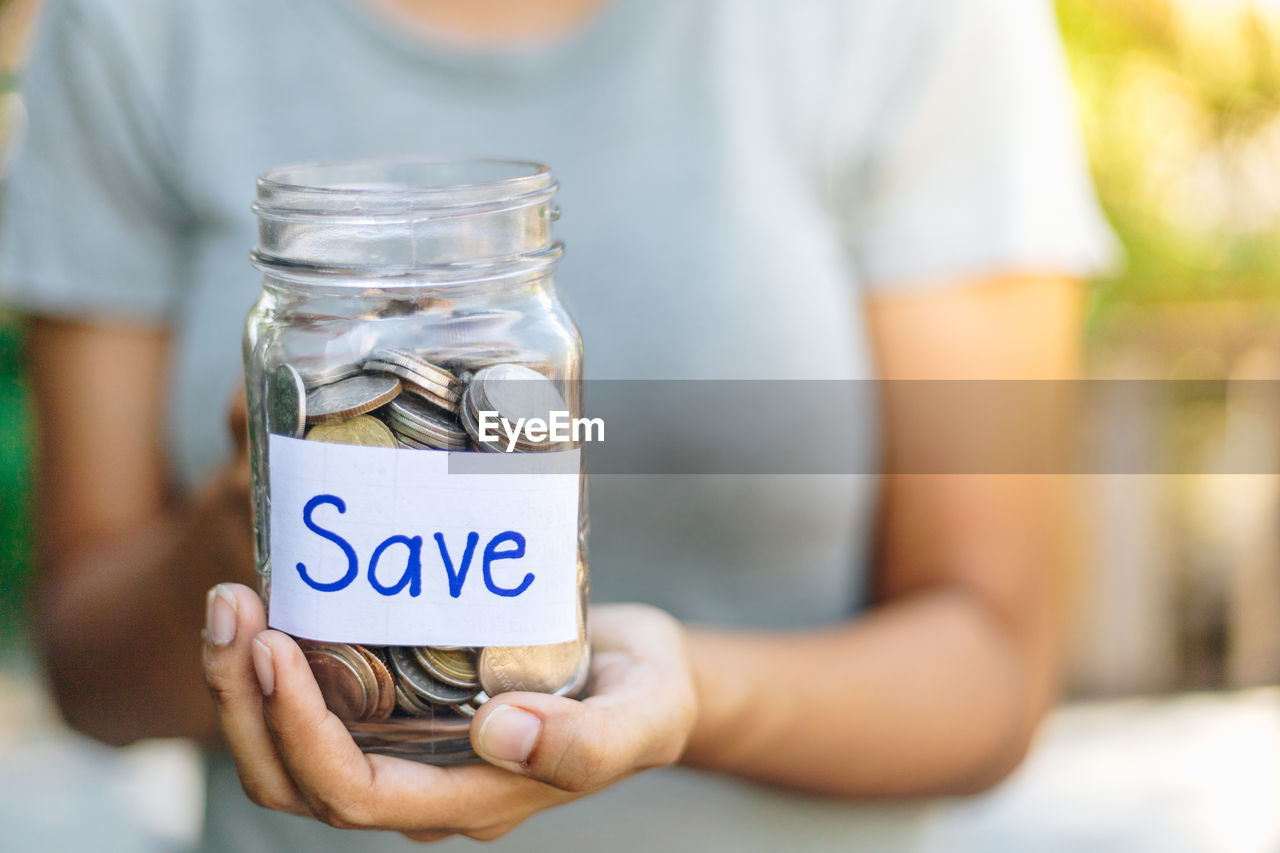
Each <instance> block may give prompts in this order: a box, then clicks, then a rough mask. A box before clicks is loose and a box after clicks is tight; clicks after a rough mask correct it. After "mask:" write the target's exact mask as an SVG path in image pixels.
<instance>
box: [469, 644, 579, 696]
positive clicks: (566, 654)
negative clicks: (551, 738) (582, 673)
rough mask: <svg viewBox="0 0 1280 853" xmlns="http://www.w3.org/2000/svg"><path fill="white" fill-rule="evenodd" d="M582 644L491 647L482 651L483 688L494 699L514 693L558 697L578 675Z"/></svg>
mask: <svg viewBox="0 0 1280 853" xmlns="http://www.w3.org/2000/svg"><path fill="white" fill-rule="evenodd" d="M582 651H583V646H582V643H580V642H579V641H578V640H570V641H569V642H567V643H555V644H553V645H547V646H487V647H486V648H483V649H481V650H480V661H479V667H478V669H479V674H480V687H481V688H482V689H483V690H484V692H485V693H488V694H489V695H490V696H496V695H498V694H499V693H509V692H511V691H513V690H528V691H532V692H534V693H555V692H557V691H558V690H560V689H562V688H563V687H565V685H566V684H568V683H569V682H570V681H571V680H572V679H573V678H574V675H575V674H576V673H577V670H578V665H579V660H580V659H581V657H582Z"/></svg>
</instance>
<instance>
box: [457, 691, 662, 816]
mask: <svg viewBox="0 0 1280 853" xmlns="http://www.w3.org/2000/svg"><path fill="white" fill-rule="evenodd" d="M635 722H636V721H633V720H629V719H628V718H627V717H626V715H625V714H623V713H619V712H618V711H617V710H615V709H607V708H600V707H593V706H592V705H590V704H587V703H584V702H578V701H576V700H573V699H565V698H563V697H559V696H548V695H544V694H541V693H508V694H505V695H504V696H503V697H502V698H501V700H498V701H494V700H490V701H488V702H486V703H485V704H484V705H482V706H481V708H480V710H479V711H478V712H477V713H476V718H475V720H474V721H473V723H472V726H471V731H472V735H471V743H472V746H473V747H475V750H476V753H477V754H479V755H480V757H481V758H483V759H484V760H485V761H487V762H489V763H490V764H493V765H496V766H498V767H502V768H504V769H506V770H510V771H511V772H513V773H518V774H520V775H521V776H527V777H529V778H531V779H537V780H538V781H540V782H545V783H547V784H548V785H553V786H555V787H557V788H560V789H562V790H565V791H572V792H586V791H594V790H596V789H597V788H602V787H604V786H605V785H608V784H609V783H611V782H613V781H615V780H616V779H618V778H619V777H621V776H623V775H625V774H627V773H628V772H630V771H631V770H632V769H634V768H635V767H636V766H637V764H638V762H639V760H640V758H641V756H642V754H643V753H644V752H645V751H646V748H647V747H648V741H649V736H648V734H647V733H646V732H645V731H644V730H643V728H641V727H639V726H636V725H635ZM673 760H674V757H673ZM659 763H660V762H659Z"/></svg>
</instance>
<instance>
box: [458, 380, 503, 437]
mask: <svg viewBox="0 0 1280 853" xmlns="http://www.w3.org/2000/svg"><path fill="white" fill-rule="evenodd" d="M475 387H476V386H475V383H472V384H471V385H468V386H467V391H466V393H465V394H463V396H462V405H461V406H459V407H458V420H459V421H461V422H462V428H463V429H465V430H466V431H467V434H468V435H469V436H471V440H472V441H473V442H474V443H475V445H476V447H478V448H479V449H480V450H481V451H482V452H485V453H502V452H503V451H504V450H505V449H506V448H505V447H503V446H502V445H501V443H500V440H499V441H485V440H483V439H481V438H480V423H479V418H478V417H477V415H476V404H475Z"/></svg>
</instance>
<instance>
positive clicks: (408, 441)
mask: <svg viewBox="0 0 1280 853" xmlns="http://www.w3.org/2000/svg"><path fill="white" fill-rule="evenodd" d="M391 431H392V432H393V433H395V436H396V441H397V442H399V444H400V446H401V447H404V448H408V449H409V450H443V451H445V452H449V451H453V452H455V453H457V452H461V451H464V450H466V449H467V447H468V446H469V445H468V443H467V442H465V441H462V442H446V441H438V440H436V439H433V438H425V437H422V436H419V435H416V434H413V433H409V432H405V431H401V430H398V429H396V428H395V427H394V426H392V428H391Z"/></svg>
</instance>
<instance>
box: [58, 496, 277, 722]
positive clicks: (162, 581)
mask: <svg viewBox="0 0 1280 853" xmlns="http://www.w3.org/2000/svg"><path fill="white" fill-rule="evenodd" d="M245 503H246V501H245V498H244V492H243V491H242V490H241V488H240V486H239V484H237V483H236V482H234V476H233V475H228V476H226V477H223V478H222V479H220V480H219V481H218V482H215V483H214V484H212V485H211V486H210V487H209V488H207V489H205V490H204V491H203V492H201V493H200V495H198V496H197V497H196V498H195V499H194V500H192V501H191V502H190V503H189V504H187V505H185V506H183V507H180V508H175V509H174V510H172V511H170V512H166V513H164V514H161V515H158V516H157V517H156V518H154V519H152V520H150V521H147V522H145V523H143V524H140V525H138V526H136V527H134V528H133V529H130V530H126V531H120V532H118V533H116V534H115V535H113V536H111V537H110V538H109V539H102V540H100V541H96V542H92V543H88V544H86V545H85V546H82V547H79V548H76V549H75V550H73V551H69V552H67V553H65V554H63V555H61V556H60V557H58V558H57V562H56V563H54V564H53V565H51V566H50V568H49V570H48V571H47V573H46V576H45V577H44V578H43V579H42V581H41V583H39V584H38V587H37V595H36V608H35V612H36V626H35V627H36V634H37V639H38V642H39V644H40V647H41V652H42V654H43V656H44V659H45V666H46V670H47V672H48V674H49V679H50V683H51V686H52V688H53V691H54V695H55V697H56V699H57V701H58V705H59V707H60V708H61V710H62V712H63V715H64V716H65V717H66V719H67V721H68V722H69V723H70V724H71V725H72V726H73V727H75V728H76V729H79V730H80V731H82V732H84V733H86V734H89V735H91V736H93V737H95V738H98V739H100V740H103V741H106V742H108V743H113V744H124V743H129V742H132V741H134V740H137V739H139V738H144V737H168V736H186V737H196V738H200V739H211V738H213V737H214V736H215V734H216V724H215V719H214V715H213V712H212V709H211V708H210V703H209V698H208V693H207V692H206V690H205V687H204V684H203V682H202V680H201V675H200V626H201V625H202V624H203V622H204V603H205V592H206V591H207V590H208V589H209V587H210V586H212V585H213V584H215V583H218V582H219V581H224V580H237V581H241V582H246V581H249V582H251V578H252V562H251V557H250V553H251V551H250V547H249V540H248V528H247V511H248V510H247V507H245V506H244V504H245ZM237 534H238V535H237Z"/></svg>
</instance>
